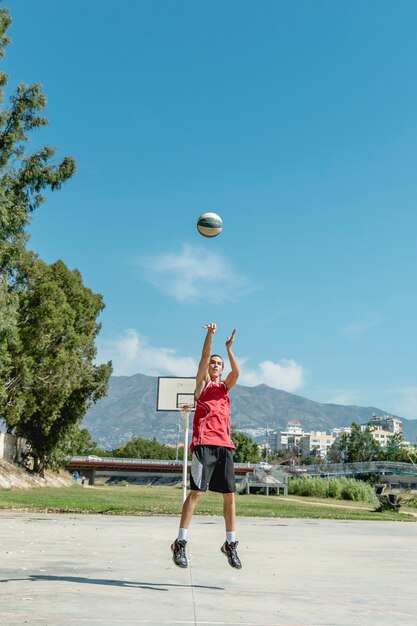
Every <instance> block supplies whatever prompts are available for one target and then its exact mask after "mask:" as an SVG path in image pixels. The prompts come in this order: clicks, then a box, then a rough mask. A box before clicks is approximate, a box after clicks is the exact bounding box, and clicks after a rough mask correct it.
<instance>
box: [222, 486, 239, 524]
mask: <svg viewBox="0 0 417 626" xmlns="http://www.w3.org/2000/svg"><path fill="white" fill-rule="evenodd" d="M223 517H224V522H225V525H226V532H227V533H228V532H235V531H236V505H235V494H234V493H224V494H223Z"/></svg>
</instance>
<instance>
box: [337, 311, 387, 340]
mask: <svg viewBox="0 0 417 626" xmlns="http://www.w3.org/2000/svg"><path fill="white" fill-rule="evenodd" d="M379 322H380V319H379V318H377V317H376V316H369V317H368V318H366V319H363V320H357V321H356V322H351V323H350V324H347V325H346V326H344V327H343V328H342V335H344V336H345V337H347V339H349V340H350V341H356V340H357V339H359V338H360V337H361V336H362V335H364V334H365V333H367V332H368V330H371V328H374V327H375V326H377V325H378V324H379Z"/></svg>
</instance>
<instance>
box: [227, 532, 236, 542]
mask: <svg viewBox="0 0 417 626" xmlns="http://www.w3.org/2000/svg"><path fill="white" fill-rule="evenodd" d="M226 541H227V543H233V542H235V541H236V532H235V531H234V530H231V531H230V532H227V533H226Z"/></svg>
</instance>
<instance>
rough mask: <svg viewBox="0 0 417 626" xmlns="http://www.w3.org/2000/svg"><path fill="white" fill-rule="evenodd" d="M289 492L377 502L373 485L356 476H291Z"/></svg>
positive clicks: (297, 494)
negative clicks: (325, 477) (329, 477)
mask: <svg viewBox="0 0 417 626" xmlns="http://www.w3.org/2000/svg"><path fill="white" fill-rule="evenodd" d="M288 493H289V494H291V495H294V496H307V497H313V498H337V499H339V500H353V501H355V502H369V503H371V504H375V503H376V502H377V497H376V495H375V491H374V489H373V488H372V486H371V485H368V484H367V483H364V482H362V481H361V480H356V478H346V477H345V476H341V477H340V478H331V479H329V480H326V479H324V478H313V477H311V476H301V477H300V478H290V480H289V482H288Z"/></svg>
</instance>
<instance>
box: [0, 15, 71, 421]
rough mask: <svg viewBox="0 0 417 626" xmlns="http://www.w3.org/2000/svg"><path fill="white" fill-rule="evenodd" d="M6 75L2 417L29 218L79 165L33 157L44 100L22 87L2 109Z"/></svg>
mask: <svg viewBox="0 0 417 626" xmlns="http://www.w3.org/2000/svg"><path fill="white" fill-rule="evenodd" d="M11 22H12V20H11V17H10V15H9V12H8V10H7V9H0V60H1V59H2V58H3V57H4V54H5V51H6V48H7V46H8V45H9V43H10V38H9V36H8V34H7V32H8V29H9V27H10V25H11ZM7 84H8V77H7V75H6V74H5V73H4V72H2V71H0V416H1V415H2V414H3V409H4V406H7V403H8V387H9V384H10V381H9V375H10V368H11V366H12V357H11V354H10V349H13V350H15V349H16V345H15V344H16V343H17V342H18V328H17V310H18V298H17V291H18V289H19V278H20V269H21V266H22V254H23V253H24V251H25V246H26V242H27V238H28V236H27V233H26V230H25V229H26V227H27V225H28V224H29V222H30V219H31V213H32V212H33V211H34V209H36V208H37V207H38V206H39V205H40V204H41V203H42V202H43V201H44V199H45V198H44V195H43V194H44V192H45V191H46V190H48V189H50V190H56V189H60V187H61V186H62V184H63V183H64V182H65V181H66V180H68V178H70V177H71V176H72V175H73V174H74V172H75V162H74V160H73V159H72V158H71V157H65V158H63V159H62V160H61V161H60V162H58V163H52V160H53V157H54V156H55V153H56V150H55V149H54V148H51V147H49V146H44V147H43V148H40V149H39V150H37V151H35V152H33V153H31V154H29V153H28V152H27V143H28V140H29V134H30V133H31V132H32V131H34V130H36V129H37V128H40V127H41V126H45V125H46V124H47V119H46V118H45V117H43V116H42V115H40V113H41V112H42V111H43V110H44V108H45V106H46V97H45V95H44V93H43V92H42V88H41V86H40V85H39V84H34V85H24V84H23V83H22V84H20V85H18V87H17V89H16V91H15V92H14V93H13V94H12V96H11V97H10V99H9V101H8V104H7V105H6V106H4V91H5V88H6V87H7Z"/></svg>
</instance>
